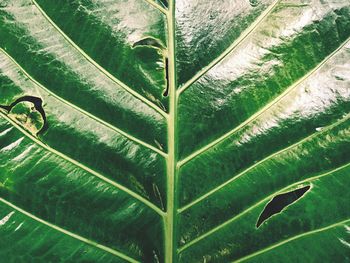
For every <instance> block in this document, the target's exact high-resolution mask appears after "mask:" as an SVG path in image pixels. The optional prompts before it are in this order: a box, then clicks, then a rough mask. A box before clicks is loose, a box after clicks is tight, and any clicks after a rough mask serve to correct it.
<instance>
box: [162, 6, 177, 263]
mask: <svg viewBox="0 0 350 263" xmlns="http://www.w3.org/2000/svg"><path fill="white" fill-rule="evenodd" d="M167 23H168V61H169V65H168V73H169V102H170V108H169V118H168V149H169V150H168V156H167V213H166V217H165V235H164V241H165V262H167V263H172V262H176V261H177V259H176V253H175V251H176V237H175V231H174V230H175V227H176V211H177V199H178V198H177V197H176V196H177V193H176V189H177V187H176V185H177V168H176V167H177V165H176V163H177V132H176V122H177V120H176V119H177V93H176V66H175V0H170V1H169V11H168V13H167Z"/></svg>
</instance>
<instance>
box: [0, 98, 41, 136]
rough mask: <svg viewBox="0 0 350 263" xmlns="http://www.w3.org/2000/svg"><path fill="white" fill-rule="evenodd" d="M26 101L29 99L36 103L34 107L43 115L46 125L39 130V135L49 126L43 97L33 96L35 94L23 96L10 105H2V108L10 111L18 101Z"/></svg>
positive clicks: (0, 106)
mask: <svg viewBox="0 0 350 263" xmlns="http://www.w3.org/2000/svg"><path fill="white" fill-rule="evenodd" d="M24 101H28V102H31V103H33V104H34V108H35V109H36V110H37V111H38V112H39V113H40V114H41V117H42V118H43V120H44V125H43V127H42V128H41V129H40V131H38V133H37V135H39V134H40V133H43V132H45V131H46V130H47V128H48V124H47V121H46V114H45V111H44V108H43V101H42V99H40V98H38V97H33V96H23V97H21V98H19V99H17V100H15V101H14V102H12V103H11V104H10V105H9V106H2V105H0V108H2V109H5V110H6V111H8V112H10V111H11V109H12V108H13V107H14V106H16V105H17V104H18V103H20V102H24Z"/></svg>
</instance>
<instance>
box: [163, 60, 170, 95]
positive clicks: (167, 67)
mask: <svg viewBox="0 0 350 263" xmlns="http://www.w3.org/2000/svg"><path fill="white" fill-rule="evenodd" d="M165 79H166V83H165V85H166V88H165V90H164V92H163V96H164V97H167V96H168V95H169V62H168V58H165Z"/></svg>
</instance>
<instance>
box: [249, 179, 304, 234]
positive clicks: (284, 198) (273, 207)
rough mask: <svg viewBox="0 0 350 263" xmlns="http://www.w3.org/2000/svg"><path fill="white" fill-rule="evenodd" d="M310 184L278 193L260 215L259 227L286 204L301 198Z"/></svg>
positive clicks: (257, 224)
mask: <svg viewBox="0 0 350 263" xmlns="http://www.w3.org/2000/svg"><path fill="white" fill-rule="evenodd" d="M309 189H310V186H309V185H308V186H305V187H302V188H299V189H296V190H293V191H291V192H288V193H283V194H279V195H276V196H275V197H274V198H272V200H271V201H270V202H269V203H268V204H267V205H266V206H265V208H264V210H263V211H262V213H261V214H260V216H259V219H258V222H257V223H256V227H259V226H260V225H261V224H262V223H263V222H265V221H266V220H267V219H269V218H270V217H271V216H273V215H275V214H278V213H279V212H281V211H282V210H283V209H284V208H285V207H286V206H288V205H290V204H292V203H294V202H295V201H297V200H298V199H299V198H301V197H302V196H303V195H304V194H305V193H306V192H307V191H308V190H309Z"/></svg>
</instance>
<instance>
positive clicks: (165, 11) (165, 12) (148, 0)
mask: <svg viewBox="0 0 350 263" xmlns="http://www.w3.org/2000/svg"><path fill="white" fill-rule="evenodd" d="M145 1H146V2H147V3H149V4H150V5H152V6H153V7H155V8H156V9H158V10H159V11H161V12H162V13H163V14H165V15H168V10H166V9H165V8H164V7H162V6H160V5H159V4H157V3H156V2H155V1H154V0H145Z"/></svg>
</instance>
